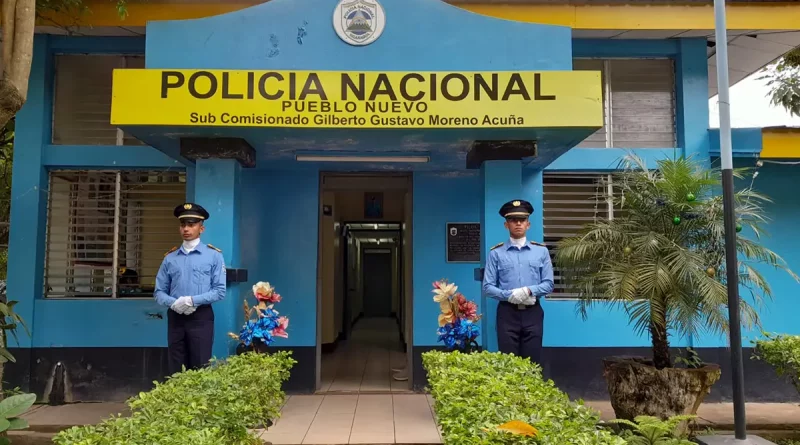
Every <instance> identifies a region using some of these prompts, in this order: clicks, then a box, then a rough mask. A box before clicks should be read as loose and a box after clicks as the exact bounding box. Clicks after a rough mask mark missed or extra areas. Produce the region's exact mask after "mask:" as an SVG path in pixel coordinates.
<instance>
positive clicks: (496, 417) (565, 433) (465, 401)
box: [422, 351, 625, 445]
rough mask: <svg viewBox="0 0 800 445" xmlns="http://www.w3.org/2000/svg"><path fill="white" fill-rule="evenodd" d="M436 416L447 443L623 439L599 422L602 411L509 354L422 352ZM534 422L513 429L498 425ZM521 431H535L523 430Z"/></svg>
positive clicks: (547, 444) (551, 444)
mask: <svg viewBox="0 0 800 445" xmlns="http://www.w3.org/2000/svg"><path fill="white" fill-rule="evenodd" d="M422 360H423V365H424V367H425V369H426V370H427V372H428V385H429V388H430V392H431V395H432V396H433V398H434V401H435V405H434V408H435V410H436V415H437V421H438V423H439V425H440V426H441V428H442V439H443V441H444V443H445V444H447V445H460V444H478V443H480V444H487V445H491V444H515V445H523V444H534V443H535V444H540V445H563V444H592V445H606V444H608V445H611V444H614V445H618V444H624V443H625V441H624V440H622V439H621V438H620V437H618V436H616V435H614V434H612V433H611V432H609V431H607V430H603V429H600V428H599V427H598V426H597V424H598V423H599V421H600V415H599V413H598V412H596V411H595V410H593V409H591V408H589V407H586V406H584V405H583V403H582V402H580V401H579V402H571V401H570V400H569V397H568V396H567V394H566V393H564V392H562V391H561V390H559V389H558V388H556V387H555V384H554V383H553V382H552V381H551V380H547V381H546V380H544V379H543V378H542V374H541V368H539V366H538V365H534V364H532V363H531V362H530V361H529V360H526V359H522V358H519V357H515V356H512V355H508V354H501V353H490V352H480V353H474V354H462V353H460V352H440V351H432V352H427V353H425V354H423V358H422ZM514 421H519V422H522V423H524V424H527V425H529V426H532V427H533V429H534V430H535V433H531V430H530V429H529V428H527V427H524V425H523V424H522V423H518V424H516V425H517V426H521V427H524V428H521V429H520V430H519V432H517V433H514V432H510V431H508V430H506V429H500V428H498V427H499V426H501V425H503V424H506V423H508V422H514ZM524 434H535V437H534V436H531V435H524Z"/></svg>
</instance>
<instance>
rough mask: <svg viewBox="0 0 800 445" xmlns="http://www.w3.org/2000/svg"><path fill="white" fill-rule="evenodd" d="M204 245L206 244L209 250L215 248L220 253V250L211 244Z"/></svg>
mask: <svg viewBox="0 0 800 445" xmlns="http://www.w3.org/2000/svg"><path fill="white" fill-rule="evenodd" d="M206 246H208V248H209V249H211V250H216V251H217V252H219V253H222V250H220V249H219V248H217V247H214V246H212V245H211V244H206Z"/></svg>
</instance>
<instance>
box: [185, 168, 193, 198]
mask: <svg viewBox="0 0 800 445" xmlns="http://www.w3.org/2000/svg"><path fill="white" fill-rule="evenodd" d="M194 172H195V170H194V167H192V166H187V167H186V201H187V202H194V186H195V183H194V177H195V176H194Z"/></svg>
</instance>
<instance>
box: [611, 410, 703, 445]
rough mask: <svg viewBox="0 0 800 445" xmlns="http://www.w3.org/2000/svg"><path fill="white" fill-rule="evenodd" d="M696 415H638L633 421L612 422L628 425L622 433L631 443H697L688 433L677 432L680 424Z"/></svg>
mask: <svg viewBox="0 0 800 445" xmlns="http://www.w3.org/2000/svg"><path fill="white" fill-rule="evenodd" d="M695 417H696V416H672V417H670V418H669V419H667V420H661V419H659V418H658V417H652V416H636V418H634V419H633V420H634V421H633V422H631V421H630V420H625V419H614V420H612V421H610V422H609V423H610V424H617V425H622V426H625V427H627V428H626V429H623V430H622V433H621V434H620V435H621V436H622V437H623V438H625V440H626V441H627V442H628V444H629V445H695V443H694V442H692V441H690V440H689V439H688V437H687V436H686V435H679V434H676V430H677V429H678V425H679V424H680V423H682V422H685V421H689V420H693V419H695Z"/></svg>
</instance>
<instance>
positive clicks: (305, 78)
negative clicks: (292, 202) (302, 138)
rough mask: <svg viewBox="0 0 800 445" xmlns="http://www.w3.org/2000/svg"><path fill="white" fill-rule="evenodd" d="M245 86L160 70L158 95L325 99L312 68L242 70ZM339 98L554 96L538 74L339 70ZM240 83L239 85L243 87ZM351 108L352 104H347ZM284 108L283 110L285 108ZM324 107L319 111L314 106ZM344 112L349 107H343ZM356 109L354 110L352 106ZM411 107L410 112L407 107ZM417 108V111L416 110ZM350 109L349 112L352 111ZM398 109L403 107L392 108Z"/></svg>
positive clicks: (221, 77) (225, 77)
mask: <svg viewBox="0 0 800 445" xmlns="http://www.w3.org/2000/svg"><path fill="white" fill-rule="evenodd" d="M246 74H247V76H246V77H247V80H246V82H245V84H244V85H238V86H237V88H234V87H233V86H232V83H231V72H230V71H221V72H211V71H196V72H193V73H192V74H191V75H189V76H188V78H187V76H186V75H185V74H184V73H183V72H180V71H163V72H162V73H161V98H162V99H166V98H168V97H169V94H170V92H171V91H174V90H181V89H185V90H186V91H188V93H189V94H190V95H191V96H192V97H194V98H196V99H210V98H220V99H230V100H237V99H238V100H253V99H256V98H260V99H265V100H271V101H279V100H281V101H286V102H288V104H283V106H284V107H291V106H292V105H291V103H292V102H291V101H307V100H319V101H328V100H330V99H329V91H328V88H332V87H333V86H334V85H335V84H334V85H328V86H327V87H326V86H325V84H324V83H323V81H322V80H321V79H320V75H319V74H318V73H315V72H310V73H302V74H299V73H295V72H290V73H288V76H286V75H284V73H281V72H275V71H268V72H264V73H256V72H253V71H248V72H246ZM337 86H338V88H339V95H340V96H339V98H336V100H342V101H351V100H352V101H375V100H379V99H380V100H386V99H388V100H391V101H397V100H404V101H409V102H419V101H423V100H425V101H438V100H446V101H450V102H459V101H463V100H466V99H467V98H469V97H472V98H473V99H474V100H490V101H507V100H510V99H511V98H514V97H518V98H521V99H523V100H526V101H530V100H556V96H555V95H546V94H544V93H543V88H542V78H541V73H532V75H523V74H522V73H512V74H510V76H507V78H505V77H504V79H502V81H501V79H500V75H499V74H498V73H470V74H469V75H467V74H462V73H449V74H445V75H439V74H437V73H407V74H405V75H403V76H402V77H401V78H400V80H399V82H397V83H396V84H394V83H393V82H392V81H391V80H390V78H389V75H388V74H387V73H379V74H378V75H377V76H375V78H374V79H373V80H372V81H371V82H369V83H368V82H367V79H366V74H365V73H358V74H355V73H352V74H351V73H341V74H340V79H339V82H338V85H337ZM242 87H243V88H242ZM350 106H351V107H352V105H350ZM284 111H287V109H286V108H284ZM319 111H323V112H324V110H319ZM344 111H350V110H347V109H345V110H344ZM353 111H355V110H353ZM408 111H410V110H408ZM415 111H417V110H415ZM351 112H352V111H351ZM397 112H402V110H397Z"/></svg>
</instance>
